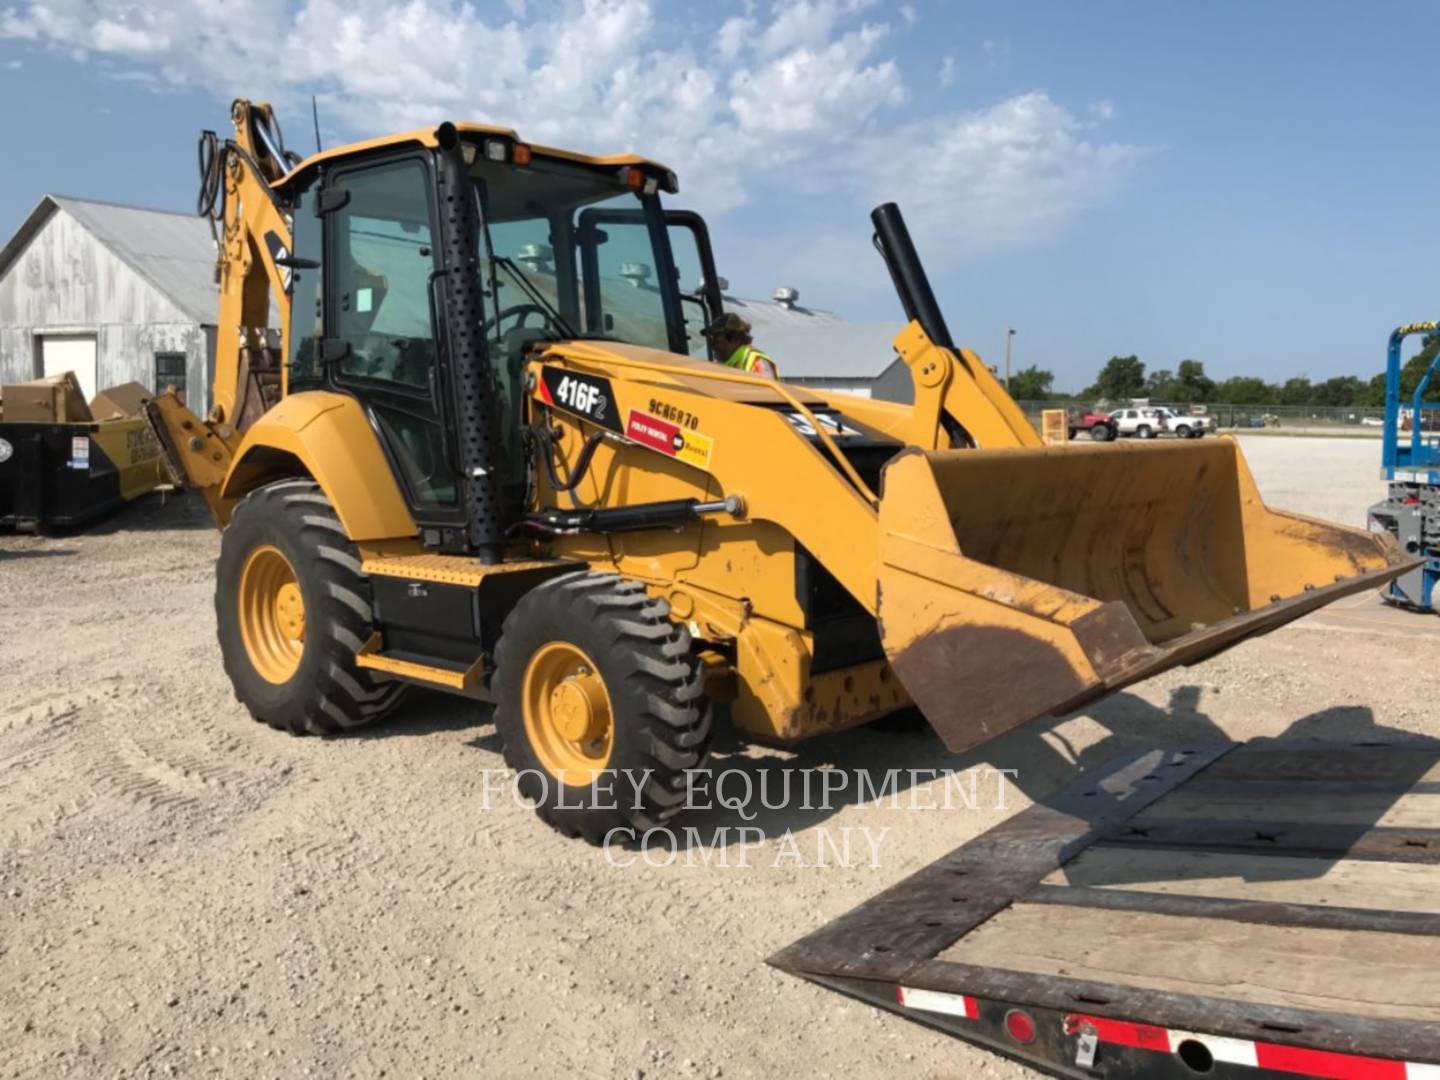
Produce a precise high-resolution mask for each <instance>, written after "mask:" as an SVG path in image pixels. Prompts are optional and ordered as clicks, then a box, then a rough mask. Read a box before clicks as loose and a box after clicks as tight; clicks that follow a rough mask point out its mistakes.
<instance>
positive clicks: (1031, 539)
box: [878, 438, 1415, 750]
mask: <svg viewBox="0 0 1440 1080" xmlns="http://www.w3.org/2000/svg"><path fill="white" fill-rule="evenodd" d="M883 483H884V486H883V488H882V495H881V499H880V530H881V537H880V564H881V565H880V575H879V595H878V611H879V617H880V628H881V637H882V639H883V641H884V644H885V652H886V654H887V655H888V656H889V658H890V662H891V664H892V666H893V667H894V669H895V673H896V675H898V676H899V678H900V681H901V682H902V683H903V684H904V685H905V688H906V689H907V690H908V691H909V692H910V696H911V697H912V698H913V699H914V701H915V703H916V704H917V705H918V706H919V707H920V709H921V711H922V712H924V714H925V716H926V717H927V718H928V719H929V721H930V723H931V725H932V726H933V727H934V728H935V730H936V731H937V732H938V733H939V735H940V737H941V738H942V739H943V740H944V742H945V745H946V746H947V747H949V748H950V749H951V750H961V749H964V748H965V747H968V746H973V745H975V744H976V743H980V742H983V741H985V740H986V739H991V738H994V737H995V736H996V735H999V734H1001V733H1002V732H1005V731H1008V730H1009V729H1010V728H1013V727H1015V726H1016V725H1018V724H1021V723H1024V722H1025V721H1026V720H1030V719H1032V718H1035V717H1038V716H1046V715H1052V714H1058V713H1063V712H1068V711H1069V710H1071V709H1074V708H1076V707H1077V706H1079V705H1081V704H1083V703H1084V702H1086V701H1089V700H1091V699H1093V698H1097V697H1100V696H1102V695H1104V694H1107V693H1109V692H1111V691H1112V690H1117V689H1119V688H1120V687H1122V686H1126V685H1128V684H1130V683H1133V682H1136V681H1138V680H1140V679H1144V678H1147V677H1149V676H1151V675H1154V674H1156V673H1158V672H1161V671H1164V670H1166V669H1167V668H1171V667H1174V666H1176V665H1177V664H1193V663H1195V662H1197V661H1199V660H1202V659H1204V658H1206V657H1208V656H1212V655H1214V654H1215V653H1218V652H1220V651H1221V650H1223V649H1226V648H1229V647H1230V646H1231V645H1234V644H1235V643H1236V642H1239V641H1241V640H1243V639H1245V638H1247V637H1251V636H1252V635H1255V634H1263V633H1266V632H1267V631H1270V630H1273V629H1275V628H1276V627H1277V626H1282V625H1284V624H1285V623H1287V622H1290V621H1291V620H1292V619H1297V618H1299V617H1300V616H1302V615H1305V614H1306V613H1308V612H1310V611H1313V610H1315V609H1316V608H1318V607H1321V606H1323V605H1325V604H1328V603H1330V602H1331V601H1333V600H1336V599H1339V598H1340V597H1342V596H1348V595H1350V594H1352V593H1356V592H1361V591H1363V590H1366V589H1374V588H1377V587H1379V586H1380V585H1382V584H1384V583H1385V582H1387V581H1389V580H1390V579H1392V578H1394V577H1396V576H1397V575H1399V574H1400V573H1402V572H1403V571H1405V570H1406V569H1408V568H1410V567H1411V566H1412V565H1414V562H1415V560H1413V559H1411V558H1409V557H1407V556H1404V555H1402V554H1401V553H1400V551H1399V550H1398V548H1397V547H1396V546H1395V544H1394V543H1393V541H1391V540H1390V539H1389V537H1387V536H1380V535H1376V534H1371V533H1367V532H1364V531H1363V530H1360V529H1351V528H1345V527H1343V526H1340V525H1331V524H1329V523H1327V522H1323V521H1317V520H1314V519H1312V518H1307V517H1302V516H1301V515H1299V514H1289V513H1283V512H1280V511H1276V510H1269V509H1267V508H1266V506H1265V504H1264V503H1263V502H1262V501H1261V499H1260V495H1259V492H1258V491H1257V490H1256V487H1255V481H1254V480H1253V479H1252V478H1251V476H1250V470H1249V469H1248V468H1247V467H1246V465H1245V460H1244V457H1243V456H1242V455H1241V453H1240V448H1239V445H1238V444H1237V443H1236V442H1234V441H1233V440H1231V439H1223V438H1222V439H1214V440H1209V441H1205V442H1191V441H1186V442H1179V441H1177V442H1173V443H1160V444H1147V445H1135V444H1117V445H1110V446H1088V445H1086V446H1078V445H1077V446H1059V447H1045V448H1043V449H1014V450H1011V449H1006V450H946V451H935V452H927V451H922V450H917V449H910V450H906V451H904V452H902V453H901V454H899V455H898V456H897V457H895V458H894V459H892V460H891V461H890V463H889V464H888V465H887V466H886V467H885V473H884V481H883Z"/></svg>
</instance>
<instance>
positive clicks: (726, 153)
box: [0, 0, 1139, 252]
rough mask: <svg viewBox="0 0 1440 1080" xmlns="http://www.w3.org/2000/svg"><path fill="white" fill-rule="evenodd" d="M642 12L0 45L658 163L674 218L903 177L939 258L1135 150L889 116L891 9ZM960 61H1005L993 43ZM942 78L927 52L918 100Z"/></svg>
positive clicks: (1090, 120)
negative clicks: (681, 208)
mask: <svg viewBox="0 0 1440 1080" xmlns="http://www.w3.org/2000/svg"><path fill="white" fill-rule="evenodd" d="M660 3H661V0H528V2H525V0H507V2H506V3H505V4H504V5H489V6H486V7H485V8H484V9H483V10H482V9H481V8H480V7H479V6H477V5H474V4H472V3H470V2H468V0H184V2H181V0H170V2H165V0H44V2H29V3H21V4H20V5H19V6H17V7H12V8H10V9H9V10H6V11H4V12H3V13H0V39H4V38H12V39H24V40H28V41H32V42H38V43H41V44H44V45H47V46H50V47H52V48H54V49H56V50H58V51H61V52H68V53H70V54H72V55H74V56H76V57H77V58H78V59H83V58H85V57H86V56H90V55H96V56H101V57H105V58H107V59H108V61H109V62H110V63H111V64H112V65H113V67H112V69H110V70H109V75H110V77H116V76H117V75H119V76H121V77H125V76H127V73H128V77H131V78H137V79H147V78H148V79H153V80H154V81H155V82H156V83H157V84H160V85H185V86H192V87H196V88H199V89H202V90H204V91H207V92H209V93H211V94H213V95H215V96H216V97H217V98H219V99H220V100H221V101H222V102H223V101H226V100H228V98H229V97H231V96H241V95H243V96H253V97H256V98H266V99H269V100H271V101H272V102H274V103H276V104H277V105H278V106H280V107H281V109H282V115H286V116H300V117H303V116H304V114H305V113H308V111H309V97H310V95H311V94H312V93H313V94H316V95H317V96H318V97H319V101H320V109H321V114H322V116H323V118H324V120H325V122H326V125H327V126H329V127H333V128H335V129H336V130H337V131H339V132H341V133H343V134H345V135H347V136H352V135H353V136H356V137H361V136H368V135H373V134H376V133H379V132H382V131H387V130H396V129H403V128H408V127H417V126H424V125H430V124H434V123H437V122H438V121H439V120H442V119H476V120H488V121H492V122H499V123H504V124H508V125H511V126H513V127H515V128H516V129H517V130H518V131H519V132H520V133H521V135H522V136H523V137H525V138H528V139H533V140H535V141H537V142H544V143H551V144H558V145H562V146H572V147H574V148H576V149H579V150H589V151H597V152H614V151H618V150H637V151H640V152H643V153H646V154H649V155H651V156H654V157H656V158H658V159H660V160H662V161H665V162H667V163H668V164H670V165H672V166H673V167H675V168H676V170H677V171H678V172H679V173H680V176H681V182H682V191H683V192H684V195H683V196H682V197H683V199H684V201H685V203H686V204H688V205H692V206H696V207H697V208H699V209H702V210H705V211H707V212H710V213H712V214H713V213H718V212H723V211H726V210H729V209H732V208H734V207H737V206H740V205H743V204H744V203H746V202H747V201H749V200H751V199H753V198H755V197H756V196H757V194H758V193H759V192H760V191H761V190H762V189H767V194H768V193H769V191H770V190H776V189H780V190H786V189H790V190H793V189H797V188H798V189H802V190H804V191H806V192H810V191H817V192H828V193H832V194H833V193H837V192H838V193H839V194H840V196H841V198H843V199H845V200H847V204H846V206H845V207H843V209H844V210H845V211H846V212H849V211H852V210H854V209H856V207H855V206H854V205H853V203H855V202H858V201H859V200H861V199H871V198H874V197H876V196H877V195H885V196H887V197H888V196H892V195H895V194H896V192H895V191H894V190H893V187H894V184H895V181H896V172H895V168H896V163H897V162H903V163H905V167H906V170H907V175H906V177H905V184H904V190H903V192H901V193H900V194H901V195H902V198H903V201H904V202H905V203H906V206H907V210H912V212H913V213H915V214H918V215H921V216H922V217H923V219H924V220H925V222H926V223H927V227H928V228H930V229H932V230H938V231H939V232H941V233H942V234H944V238H945V240H946V243H945V244H944V246H943V250H944V251H946V252H966V251H975V250H985V249H988V248H991V247H995V246H1001V245H1005V244H1015V243H1028V242H1033V241H1034V240H1036V239H1038V238H1040V237H1043V236H1045V235H1048V234H1049V233H1050V232H1052V231H1053V230H1054V229H1057V228H1059V227H1061V226H1063V225H1064V224H1065V223H1066V222H1067V221H1068V220H1070V219H1072V218H1073V217H1075V216H1076V215H1078V214H1080V213H1082V212H1083V211H1084V210H1085V209H1086V208H1087V207H1089V206H1091V205H1093V204H1094V203H1095V202H1096V201H1098V200H1100V199H1103V198H1106V197H1108V195H1109V194H1111V193H1112V192H1113V191H1114V190H1115V189H1116V188H1117V187H1118V186H1119V184H1120V183H1121V182H1122V180H1123V179H1124V176H1125V175H1126V173H1127V172H1128V170H1129V169H1130V168H1131V167H1132V166H1133V164H1134V162H1135V160H1136V158H1137V157H1138V156H1139V151H1138V150H1136V149H1135V148H1133V147H1129V146H1125V145H1121V144H1117V143H1105V142H1103V141H1100V137H1099V136H1098V135H1097V134H1096V132H1095V129H1096V128H1097V127H1098V126H1099V125H1102V124H1104V123H1105V122H1106V121H1108V119H1109V116H1110V113H1109V112H1108V109H1109V106H1108V103H1102V105H1101V106H1099V107H1093V108H1091V109H1090V110H1089V111H1088V113H1086V114H1084V115H1085V117H1086V119H1085V120H1084V121H1083V122H1082V121H1081V120H1080V119H1078V118H1077V117H1076V116H1075V115H1073V114H1072V113H1071V112H1070V111H1068V110H1067V109H1066V108H1065V107H1064V106H1062V105H1061V104H1059V103H1057V102H1054V101H1052V100H1051V99H1050V98H1049V97H1047V96H1045V95H1044V94H1028V95H1024V96H1022V97H1017V98H1012V99H1010V100H1007V101H1001V102H998V103H995V104H992V105H991V106H989V107H988V108H984V109H980V110H978V111H975V112H970V113H963V114H956V113H950V114H941V115H933V114H927V113H925V112H923V111H920V112H918V116H911V117H907V115H906V111H905V110H906V109H907V107H909V106H912V105H916V104H917V95H916V94H912V92H911V89H910V87H909V86H908V84H907V82H906V78H905V72H906V71H907V65H906V64H904V63H901V62H900V61H899V60H898V59H897V57H896V56H895V55H893V50H894V48H895V47H896V46H895V38H896V37H897V35H895V34H892V30H893V29H896V28H898V25H899V23H900V22H904V23H909V22H910V21H912V18H919V16H918V15H915V13H914V9H913V7H910V8H909V11H908V13H907V10H906V6H902V7H900V8H899V9H895V10H897V12H898V14H896V15H895V16H893V17H892V18H893V20H894V24H895V25H892V21H887V18H886V14H885V12H883V11H882V10H881V9H880V8H879V7H877V6H876V5H875V4H874V3H872V2H871V0H771V2H769V3H753V4H751V3H747V4H744V5H742V6H741V7H740V9H739V10H740V12H741V13H740V14H737V15H734V16H733V17H730V18H728V19H723V18H722V17H721V15H718V14H711V13H710V10H709V9H708V8H702V7H699V6H695V7H690V6H685V7H669V8H662V7H660V6H658V5H659V4H660ZM732 10H733V9H732ZM982 47H983V49H984V52H985V54H986V55H987V56H988V57H989V58H990V60H991V61H992V62H1002V63H1003V62H1004V61H1006V60H1008V52H1009V46H1008V43H1003V42H1002V43H1000V44H996V43H993V42H986V43H985V44H984V45H983V46H982ZM954 76H955V64H954V60H953V58H946V60H945V61H944V62H943V64H942V66H941V68H940V69H939V73H938V79H939V81H940V84H941V85H942V86H948V85H950V84H951V82H953V80H954ZM935 77H936V76H934V75H932V76H931V78H935ZM927 81H928V80H927ZM933 85H934V84H933V83H930V84H929V86H923V88H922V89H923V92H922V93H920V94H919V95H918V105H919V106H920V107H921V109H923V107H924V106H925V105H926V104H927V102H926V100H925V96H924V92H928V91H929V90H930V87H932V86H933ZM220 119H221V117H220V116H219V115H218V114H217V123H218V122H219V120H220ZM304 126H305V125H304V124H303V123H299V122H292V124H291V127H292V129H294V130H297V131H298V130H300V129H302V128H303V127H304ZM797 177H799V178H800V179H797ZM912 208H913V209H912Z"/></svg>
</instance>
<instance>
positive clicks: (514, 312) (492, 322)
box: [485, 302, 550, 337]
mask: <svg viewBox="0 0 1440 1080" xmlns="http://www.w3.org/2000/svg"><path fill="white" fill-rule="evenodd" d="M531 315H539V316H540V319H541V321H542V322H545V323H548V322H549V321H550V313H549V312H548V311H546V310H545V309H544V308H543V307H541V306H540V305H539V304H531V303H528V302H527V303H524V304H511V305H510V306H509V307H507V308H502V309H501V310H500V314H498V315H496V316H495V317H494V318H493V319H486V320H485V329H486V330H487V331H489V330H491V329H494V330H495V331H496V336H497V337H498V336H499V329H500V324H501V323H502V322H504V321H505V320H506V319H516V320H517V322H516V323H515V329H517V330H518V329H519V328H520V327H522V326H524V325H525V320H526V319H528V318H529V317H530V316H531Z"/></svg>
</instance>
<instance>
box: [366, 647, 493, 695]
mask: <svg viewBox="0 0 1440 1080" xmlns="http://www.w3.org/2000/svg"><path fill="white" fill-rule="evenodd" d="M383 648H384V640H383V638H382V637H381V635H380V634H379V633H374V634H371V635H370V640H369V641H367V642H365V644H364V645H362V646H360V651H359V652H357V653H356V654H355V666H356V667H362V668H367V669H369V670H370V671H383V672H384V673H385V674H387V675H392V676H394V677H395V678H397V679H403V680H405V681H406V682H412V683H418V684H420V685H421V686H433V687H435V688H437V689H440V690H449V691H450V692H451V693H455V694H465V695H467V696H469V697H484V696H485V694H486V690H485V685H484V676H485V658H484V657H483V656H481V657H477V658H476V659H475V661H474V662H473V663H471V664H469V665H466V664H463V663H459V662H457V661H454V660H444V659H440V658H439V657H433V656H430V657H423V658H422V657H416V656H415V655H414V654H412V653H406V654H396V653H385V652H382V651H381V650H382V649H383Z"/></svg>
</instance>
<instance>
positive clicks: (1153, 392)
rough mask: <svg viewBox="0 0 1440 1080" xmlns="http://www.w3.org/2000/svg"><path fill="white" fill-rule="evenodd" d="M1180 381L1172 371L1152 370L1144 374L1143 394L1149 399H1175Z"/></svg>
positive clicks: (1177, 395) (1177, 397) (1177, 396)
mask: <svg viewBox="0 0 1440 1080" xmlns="http://www.w3.org/2000/svg"><path fill="white" fill-rule="evenodd" d="M1179 389H1180V383H1179V382H1177V381H1176V379H1175V373H1174V372H1173V371H1165V370H1164V369H1161V370H1160V371H1152V372H1151V373H1150V374H1149V375H1147V376H1145V396H1146V397H1148V398H1149V399H1150V400H1151V401H1176V400H1178V399H1179Z"/></svg>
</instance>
